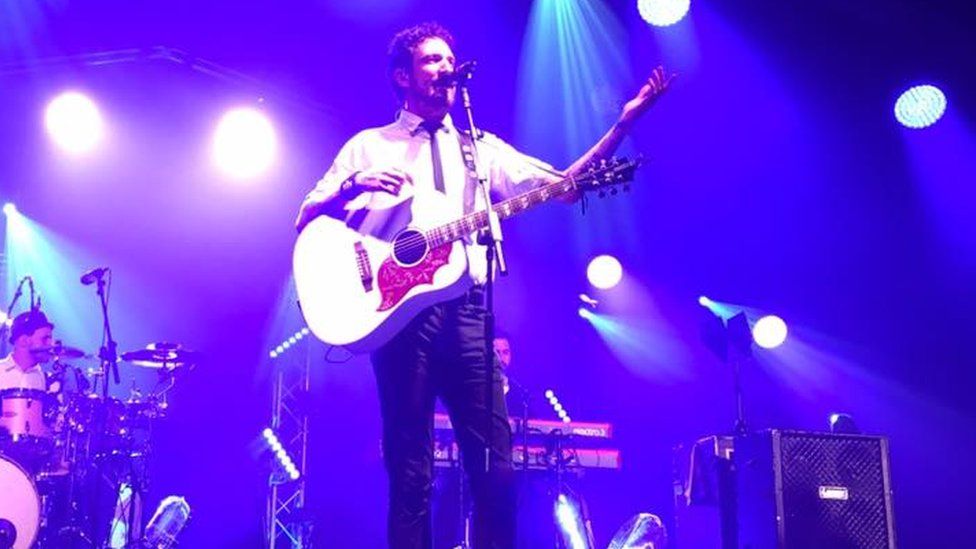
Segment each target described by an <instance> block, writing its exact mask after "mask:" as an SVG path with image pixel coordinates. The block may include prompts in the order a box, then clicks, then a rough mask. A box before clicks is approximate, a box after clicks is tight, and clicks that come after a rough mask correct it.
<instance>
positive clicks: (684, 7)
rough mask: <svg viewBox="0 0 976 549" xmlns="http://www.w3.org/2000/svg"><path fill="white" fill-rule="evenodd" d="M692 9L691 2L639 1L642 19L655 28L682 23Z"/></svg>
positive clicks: (676, 0) (683, 0)
mask: <svg viewBox="0 0 976 549" xmlns="http://www.w3.org/2000/svg"><path fill="white" fill-rule="evenodd" d="M689 8H691V0H637V11H638V12H640V15H641V18H642V19H644V21H647V22H648V23H649V24H651V25H654V26H655V27H667V26H669V25H673V24H675V23H677V22H678V21H681V20H682V19H683V18H684V16H685V15H686V14H687V13H688V9H689Z"/></svg>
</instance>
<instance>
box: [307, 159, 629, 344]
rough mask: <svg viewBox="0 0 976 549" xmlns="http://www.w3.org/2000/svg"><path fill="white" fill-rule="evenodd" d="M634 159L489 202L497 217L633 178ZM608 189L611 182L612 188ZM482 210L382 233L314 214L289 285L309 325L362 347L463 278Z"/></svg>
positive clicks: (448, 295) (462, 287)
mask: <svg viewBox="0 0 976 549" xmlns="http://www.w3.org/2000/svg"><path fill="white" fill-rule="evenodd" d="M638 164H639V161H638V160H621V159H614V160H604V161H601V162H600V163H598V164H595V165H593V166H591V167H590V168H589V169H588V170H586V171H585V172H584V173H583V174H581V175H578V176H576V177H572V178H565V179H562V180H560V181H556V182H553V183H549V184H547V185H543V186H541V187H537V188H536V189H533V190H531V191H529V192H526V193H524V194H521V195H518V196H515V197H513V198H510V199H508V200H505V201H504V202H499V203H497V204H495V205H494V206H493V208H494V210H495V211H496V212H497V213H498V216H499V217H500V218H501V219H505V218H507V217H511V216H513V215H516V214H518V213H521V212H523V211H525V210H527V209H529V208H531V207H533V206H535V205H537V204H541V203H543V202H547V201H548V200H550V199H552V198H556V197H559V196H564V195H571V194H572V193H575V192H577V191H587V190H596V189H601V190H602V189H604V188H605V187H610V186H613V185H617V184H620V183H625V182H628V181H630V180H631V179H632V178H633V173H634V170H635V169H636V167H637V166H638ZM614 192H615V190H614ZM487 225H488V216H487V214H486V213H485V212H484V211H478V212H473V213H470V214H468V215H465V216H463V217H462V218H460V219H458V220H455V221H452V222H450V223H445V224H443V225H440V226H436V227H416V226H411V227H408V228H407V229H404V230H402V231H400V232H398V233H397V234H396V235H395V236H393V238H392V239H391V240H390V241H388V240H386V239H382V238H378V237H376V236H373V235H369V234H363V233H362V232H360V231H359V230H356V229H354V228H352V227H351V224H350V223H348V222H347V221H345V220H342V219H337V218H336V217H330V216H327V215H322V216H319V217H317V218H316V219H314V220H312V222H311V223H309V224H308V226H306V227H305V229H304V230H302V233H301V234H300V235H299V236H298V240H297V241H296V242H295V253H294V269H295V285H296V287H297V290H298V299H299V303H300V305H301V309H302V313H303V314H304V315H305V321H306V322H307V323H308V327H309V329H310V330H311V331H312V333H313V334H315V335H316V336H317V337H318V338H319V339H321V340H322V341H324V342H326V343H328V344H331V345H338V346H342V347H345V348H346V349H348V350H350V351H352V352H357V353H361V352H369V351H371V350H373V349H375V348H377V347H379V346H380V345H382V344H383V343H385V342H387V341H389V340H390V339H391V338H392V337H393V336H394V335H396V333H397V332H399V331H400V330H401V329H402V328H403V327H404V326H405V325H406V324H407V323H408V322H409V321H410V320H411V319H412V318H413V317H414V316H415V315H416V314H417V313H419V312H420V311H421V310H423V309H424V308H426V307H429V306H431V305H433V304H435V303H439V302H442V301H445V300H448V299H452V298H455V297H457V296H460V295H461V294H462V293H464V291H466V290H467V289H468V287H469V286H470V284H471V283H470V277H468V276H466V275H465V273H466V270H467V256H466V254H465V251H464V247H463V245H462V243H461V242H460V240H461V239H462V238H463V237H465V236H467V235H471V234H472V233H475V232H477V231H480V230H481V229H484V228H485V227H487Z"/></svg>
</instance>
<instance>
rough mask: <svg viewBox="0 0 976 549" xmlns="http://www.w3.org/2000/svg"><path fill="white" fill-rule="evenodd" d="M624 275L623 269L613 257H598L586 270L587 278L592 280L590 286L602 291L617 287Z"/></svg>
mask: <svg viewBox="0 0 976 549" xmlns="http://www.w3.org/2000/svg"><path fill="white" fill-rule="evenodd" d="M623 274H624V270H623V267H621V266H620V262H619V261H617V258H615V257H613V256H612V255H598V256H596V257H594V258H593V259H592V260H591V261H590V264H589V266H587V268H586V277H587V278H588V279H589V280H590V284H592V285H593V286H594V287H596V288H599V289H601V290H609V289H610V288H613V287H614V286H616V285H617V283H619V282H620V279H621V278H622V277H623Z"/></svg>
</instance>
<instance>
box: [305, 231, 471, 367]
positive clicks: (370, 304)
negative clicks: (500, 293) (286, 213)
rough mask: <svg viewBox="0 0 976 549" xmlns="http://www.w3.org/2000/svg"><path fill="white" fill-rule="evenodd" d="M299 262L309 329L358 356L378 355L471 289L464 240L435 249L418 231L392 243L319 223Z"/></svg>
mask: <svg viewBox="0 0 976 549" xmlns="http://www.w3.org/2000/svg"><path fill="white" fill-rule="evenodd" d="M293 259H294V264H293V267H294V274H295V286H296V288H297V291H298V299H299V303H300V305H301V309H302V313H303V314H304V316H305V321H306V323H307V324H308V328H309V330H311V332H312V333H313V334H315V335H316V337H318V338H319V339H321V340H322V341H324V342H326V343H329V344H331V345H339V346H342V347H345V348H346V349H348V350H350V351H352V352H355V353H365V352H369V351H372V350H373V349H376V348H377V347H379V346H380V345H382V344H383V343H386V342H387V341H389V340H390V339H391V338H392V337H393V336H394V335H396V334H397V333H398V332H399V331H400V330H401V329H403V327H404V326H406V325H407V323H408V322H409V321H410V320H411V319H413V317H414V316H416V315H417V313H419V312H420V311H422V310H423V309H425V308H427V307H429V306H431V305H434V304H436V303H439V302H441V301H445V300H448V299H452V298H455V297H458V296H460V295H461V294H462V293H464V291H466V290H467V289H468V288H469V287H470V284H471V282H470V279H469V277H468V276H466V273H467V256H466V254H465V251H464V247H463V245H462V244H461V243H460V242H459V241H454V242H449V243H447V244H442V245H440V246H438V247H435V248H430V247H428V246H426V245H425V240H424V237H423V231H422V230H419V229H414V228H408V229H406V230H404V231H401V232H400V233H399V234H397V235H396V236H395V237H394V238H393V241H392V242H386V241H384V240H381V239H378V238H375V237H373V236H369V235H364V234H360V233H359V232H357V231H355V230H353V229H351V228H350V227H349V226H348V225H347V224H346V223H345V222H344V221H342V220H339V219H335V218H332V217H328V216H319V217H317V218H316V219H314V220H313V221H312V222H311V223H309V224H308V226H306V227H305V229H304V230H303V231H302V233H301V234H300V235H299V236H298V240H297V241H296V243H295V252H294V258H293Z"/></svg>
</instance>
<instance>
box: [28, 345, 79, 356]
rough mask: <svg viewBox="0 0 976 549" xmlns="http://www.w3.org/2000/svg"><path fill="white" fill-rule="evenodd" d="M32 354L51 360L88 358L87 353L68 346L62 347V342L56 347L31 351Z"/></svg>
mask: <svg viewBox="0 0 976 549" xmlns="http://www.w3.org/2000/svg"><path fill="white" fill-rule="evenodd" d="M31 354H32V355H34V356H39V355H47V356H49V357H51V358H82V357H84V356H86V353H85V351H82V350H81V349H76V348H74V347H69V346H67V345H62V344H61V343H60V342H58V343H57V344H56V345H51V346H48V347H38V348H36V349H31Z"/></svg>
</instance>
